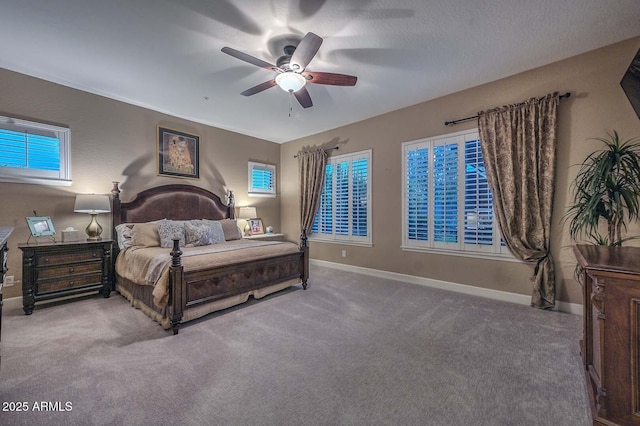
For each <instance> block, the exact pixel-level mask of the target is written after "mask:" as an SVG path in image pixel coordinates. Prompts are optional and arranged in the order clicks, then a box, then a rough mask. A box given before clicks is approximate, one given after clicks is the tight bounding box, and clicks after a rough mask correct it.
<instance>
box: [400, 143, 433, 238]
mask: <svg viewBox="0 0 640 426" xmlns="http://www.w3.org/2000/svg"><path fill="white" fill-rule="evenodd" d="M405 159H406V171H405V173H406V188H405V190H406V197H407V201H406V215H407V217H406V223H407V226H406V228H407V229H406V237H407V238H408V239H410V240H419V241H426V240H427V239H428V237H429V228H428V219H429V149H428V148H427V147H420V146H418V147H414V148H412V149H409V150H407V151H406V152H405Z"/></svg>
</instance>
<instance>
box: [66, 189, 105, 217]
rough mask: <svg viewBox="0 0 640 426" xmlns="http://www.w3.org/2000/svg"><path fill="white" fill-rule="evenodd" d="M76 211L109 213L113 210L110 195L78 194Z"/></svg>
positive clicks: (74, 209)
mask: <svg viewBox="0 0 640 426" xmlns="http://www.w3.org/2000/svg"><path fill="white" fill-rule="evenodd" d="M73 211H74V212H76V213H91V214H98V213H108V212H110V211H111V204H110V203H109V197H108V196H106V195H97V194H78V195H76V204H75V206H74V208H73Z"/></svg>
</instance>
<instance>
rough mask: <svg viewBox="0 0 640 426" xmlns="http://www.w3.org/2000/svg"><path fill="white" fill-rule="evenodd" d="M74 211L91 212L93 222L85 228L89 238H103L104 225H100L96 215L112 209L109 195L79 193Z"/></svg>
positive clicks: (95, 239)
mask: <svg viewBox="0 0 640 426" xmlns="http://www.w3.org/2000/svg"><path fill="white" fill-rule="evenodd" d="M73 211H74V212H76V213H89V214H90V215H91V222H90V223H89V226H87V228H86V229H85V232H86V233H87V240H90V241H98V240H101V239H102V238H101V237H100V234H102V226H100V224H99V223H98V221H97V220H96V216H97V215H98V214H100V213H109V212H110V211H111V204H110V202H109V197H108V196H106V195H96V194H78V195H76V204H75V207H74V208H73Z"/></svg>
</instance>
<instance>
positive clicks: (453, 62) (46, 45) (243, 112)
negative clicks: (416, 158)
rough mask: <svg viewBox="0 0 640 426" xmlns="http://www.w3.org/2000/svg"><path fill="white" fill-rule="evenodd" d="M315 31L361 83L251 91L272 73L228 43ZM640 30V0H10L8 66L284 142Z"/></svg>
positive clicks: (263, 45) (264, 42)
mask: <svg viewBox="0 0 640 426" xmlns="http://www.w3.org/2000/svg"><path fill="white" fill-rule="evenodd" d="M307 32H314V33H316V34H318V35H319V36H321V37H322V38H323V39H324V43H323V44H322V46H321V47H320V50H319V52H318V54H317V55H316V57H315V58H314V59H313V60H312V61H311V63H310V64H309V65H308V67H307V70H309V71H325V72H334V73H344V74H352V75H356V76H357V77H358V82H357V85H356V86H355V87H337V86H325V85H318V84H311V85H308V90H309V93H310V94H311V98H312V99H313V102H314V106H313V107H311V108H308V109H303V108H301V107H300V106H299V105H298V103H297V102H296V101H295V99H290V96H289V94H288V93H286V92H284V91H282V90H281V89H280V88H278V87H273V88H271V89H268V90H266V91H264V92H261V93H259V94H256V95H254V96H251V97H245V96H241V95H240V92H242V91H244V90H245V89H248V88H249V87H252V86H255V85H256V84H259V83H262V82H264V81H267V80H270V79H272V78H273V77H274V73H273V72H271V71H267V70H265V69H262V68H258V67H256V66H253V65H251V64H248V63H245V62H242V61H240V60H238V59H236V58H233V57H231V56H228V55H225V54H224V53H222V52H221V51H220V49H221V48H222V47H223V46H229V47H232V48H234V49H237V50H241V51H243V52H246V53H248V54H250V55H253V56H255V57H257V58H260V59H262V60H264V61H267V62H270V63H275V61H276V59H277V57H279V56H281V55H282V48H283V47H284V45H285V44H289V43H292V42H293V43H296V42H297V41H298V40H299V39H300V38H301V37H302V36H303V35H304V34H306V33H307ZM638 35H640V1H638V0H615V1H602V0H493V1H488V0H405V1H391V0H347V1H337V0H324V1H323V0H314V1H311V0H306V1H305V0H264V1H258V0H256V1H248V0H237V1H232V0H109V1H104V0H55V1H51V0H0V39H1V40H3V43H2V49H1V50H0V67H2V68H6V69H9V70H13V71H18V72H21V73H24V74H28V75H32V76H35V77H39V78H42V79H45V80H49V81H53V82H56V83H60V84H63V85H67V86H70V87H74V88H78V89H81V90H85V91H88V92H92V93H96V94H100V95H104V96H107V97H110V98H114V99H118V100H122V101H125V102H128V103H131V104H134V105H139V106H143V107H146V108H150V109H153V110H156V111H161V112H165V113H168V114H171V115H174V116H177V117H182V118H186V119H190V120H193V121H196V122H201V123H204V124H208V125H211V126H215V127H219V128H223V129H228V130H232V131H235V132H239V133H242V134H246V135H251V136H255V137H259V138H263V139H266V140H270V141H274V142H278V143H282V142H287V141H290V140H293V139H296V138H300V137H303V136H307V135H310V134H314V133H318V132H321V131H324V130H328V129H332V128H335V127H339V126H342V125H345V124H349V123H353V122H356V121H360V120H363V119H366V118H369V117H373V116H376V115H379V114H382V113H385V112H388V111H393V110H396V109H399V108H402V107H406V106H409V105H414V104H417V103H420V102H423V101H426V100H429V99H433V98H436V97H439V96H443V95H446V94H448V93H452V92H456V91H459V90H462V89H465V88H469V87H473V86H476V85H479V84H482V83H486V82H489V81H493V80H497V79H500V78H503V77H506V76H509V75H513V74H516V73H519V72H522V71H525V70H528V69H532V68H535V67H538V66H542V65H545V64H548V63H551V62H554V61H558V60H560V59H563V58H566V57H570V56H574V55H577V54H580V53H583V52H586V51H589V50H593V49H596V48H598V47H602V46H606V45H609V44H612V43H615V42H617V41H621V40H625V39H628V38H631V37H634V36H638ZM0 96H1V94H0ZM290 108H291V109H290ZM452 118H457V117H452Z"/></svg>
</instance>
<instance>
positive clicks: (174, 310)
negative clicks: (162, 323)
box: [169, 239, 184, 335]
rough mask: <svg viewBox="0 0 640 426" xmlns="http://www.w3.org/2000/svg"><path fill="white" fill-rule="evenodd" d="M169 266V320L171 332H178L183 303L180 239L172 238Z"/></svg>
mask: <svg viewBox="0 0 640 426" xmlns="http://www.w3.org/2000/svg"><path fill="white" fill-rule="evenodd" d="M170 254H171V266H170V267H169V320H170V321H171V329H172V330H173V334H174V335H176V334H178V329H179V328H180V321H182V310H183V309H184V304H183V285H184V284H183V283H184V280H183V278H184V275H183V267H182V258H181V257H180V256H182V250H180V240H177V239H176V240H173V249H172V250H171V253H170Z"/></svg>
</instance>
